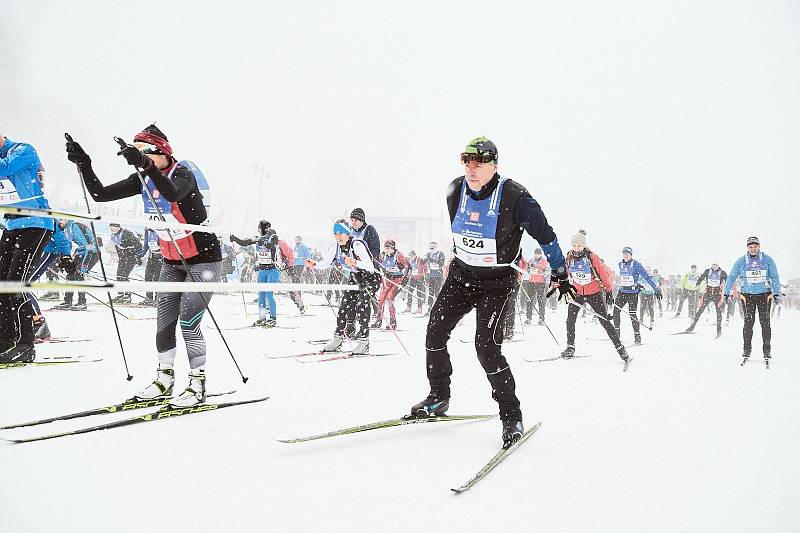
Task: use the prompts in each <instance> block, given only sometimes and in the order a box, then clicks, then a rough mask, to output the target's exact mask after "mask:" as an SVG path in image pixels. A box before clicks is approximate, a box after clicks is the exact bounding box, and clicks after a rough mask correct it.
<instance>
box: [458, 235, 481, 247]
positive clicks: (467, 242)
mask: <svg viewBox="0 0 800 533" xmlns="http://www.w3.org/2000/svg"><path fill="white" fill-rule="evenodd" d="M462 242H463V243H464V246H466V247H467V248H483V239H470V238H469V237H464V238H462Z"/></svg>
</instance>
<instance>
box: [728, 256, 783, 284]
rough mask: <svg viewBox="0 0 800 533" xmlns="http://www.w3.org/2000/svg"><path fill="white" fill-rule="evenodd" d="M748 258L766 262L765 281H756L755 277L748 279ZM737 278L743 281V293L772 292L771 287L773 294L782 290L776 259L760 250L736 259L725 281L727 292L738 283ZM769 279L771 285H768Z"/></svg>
mask: <svg viewBox="0 0 800 533" xmlns="http://www.w3.org/2000/svg"><path fill="white" fill-rule="evenodd" d="M748 260H753V261H759V262H760V261H763V262H764V267H765V269H766V276H764V278H765V279H764V280H763V281H756V282H754V281H753V278H750V279H748V276H747V263H746V261H748ZM737 279H740V280H741V281H742V287H741V289H739V290H740V291H741V292H742V294H764V293H765V292H770V289H771V290H772V294H780V292H781V282H780V279H779V278H778V267H777V266H775V261H773V260H772V258H771V257H770V256H768V255H767V254H765V253H764V252H758V255H756V256H751V255H750V254H749V253H746V254H744V255H743V256H742V257H740V258H739V259H737V260H736V262H735V263H734V264H733V267H732V268H731V273H730V274H728V281H726V282H725V294H730V293H731V290H732V289H733V284H734V283H736V280H737ZM756 279H757V278H756ZM767 281H769V282H770V286H768V285H767Z"/></svg>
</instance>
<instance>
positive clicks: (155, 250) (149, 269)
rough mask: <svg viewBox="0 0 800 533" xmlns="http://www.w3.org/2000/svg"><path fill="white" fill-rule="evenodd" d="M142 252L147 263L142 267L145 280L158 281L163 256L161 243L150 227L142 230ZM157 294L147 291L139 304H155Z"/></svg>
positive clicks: (151, 305)
mask: <svg viewBox="0 0 800 533" xmlns="http://www.w3.org/2000/svg"><path fill="white" fill-rule="evenodd" d="M142 252H143V253H147V254H148V255H147V264H146V265H145V267H144V280H145V281H158V278H159V277H160V276H161V267H162V266H164V256H163V255H161V245H160V244H159V243H158V233H156V232H155V231H153V230H151V229H145V230H144V246H143V247H142ZM156 298H157V294H156V293H152V292H148V293H146V294H145V299H144V300H143V301H142V302H141V304H140V305H144V306H147V307H155V306H156Z"/></svg>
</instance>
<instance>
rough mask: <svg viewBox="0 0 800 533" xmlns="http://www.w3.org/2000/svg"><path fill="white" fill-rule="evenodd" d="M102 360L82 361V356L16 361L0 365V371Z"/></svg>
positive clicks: (89, 361) (89, 360)
mask: <svg viewBox="0 0 800 533" xmlns="http://www.w3.org/2000/svg"><path fill="white" fill-rule="evenodd" d="M102 360H103V359H84V358H83V356H78V357H42V358H40V359H37V360H34V361H31V362H24V361H18V362H16V363H0V370H5V369H8V368H22V367H25V366H59V365H67V364H75V363H98V362H100V361H102Z"/></svg>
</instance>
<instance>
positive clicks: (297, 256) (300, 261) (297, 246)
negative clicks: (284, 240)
mask: <svg viewBox="0 0 800 533" xmlns="http://www.w3.org/2000/svg"><path fill="white" fill-rule="evenodd" d="M310 257H311V248H309V247H308V246H307V245H306V244H305V243H303V238H302V237H301V236H300V235H297V236H296V237H295V238H294V264H292V265H289V266H288V267H287V268H290V269H291V273H290V275H291V277H292V283H302V282H303V272H304V271H305V269H306V259H309V258H310Z"/></svg>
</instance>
